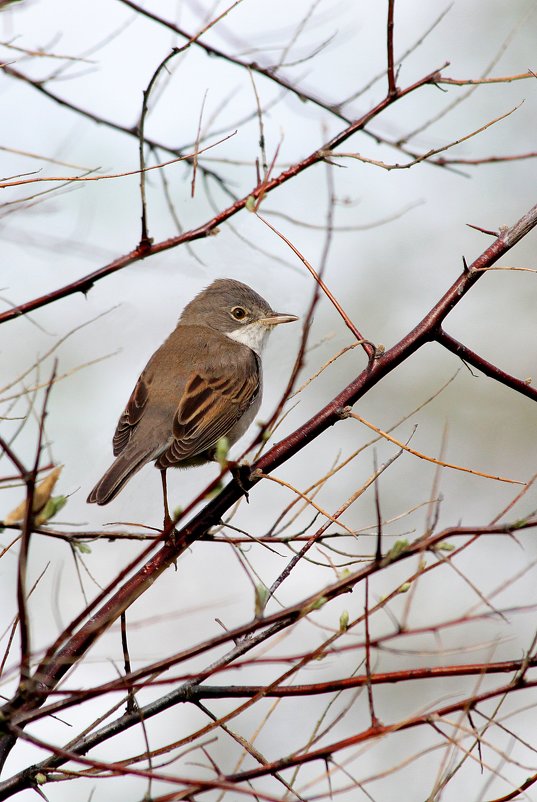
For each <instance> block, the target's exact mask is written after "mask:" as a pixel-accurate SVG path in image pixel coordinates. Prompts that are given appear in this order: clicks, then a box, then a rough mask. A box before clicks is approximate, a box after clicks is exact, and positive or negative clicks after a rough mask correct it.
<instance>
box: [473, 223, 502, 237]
mask: <svg viewBox="0 0 537 802" xmlns="http://www.w3.org/2000/svg"><path fill="white" fill-rule="evenodd" d="M466 225H467V226H468V228H475V230H476V231H481V233H482V234H490V236H491V237H499V236H500V234H499V232H498V231H492V230H491V229H488V228H481V226H474V225H472V223H466Z"/></svg>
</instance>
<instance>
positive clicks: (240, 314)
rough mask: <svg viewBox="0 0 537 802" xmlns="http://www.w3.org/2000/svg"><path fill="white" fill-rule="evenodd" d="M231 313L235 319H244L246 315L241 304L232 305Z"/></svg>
mask: <svg viewBox="0 0 537 802" xmlns="http://www.w3.org/2000/svg"><path fill="white" fill-rule="evenodd" d="M231 314H232V315H233V317H234V318H235V320H244V318H245V317H246V314H247V313H246V309H243V308H242V306H234V307H233V309H232V310H231Z"/></svg>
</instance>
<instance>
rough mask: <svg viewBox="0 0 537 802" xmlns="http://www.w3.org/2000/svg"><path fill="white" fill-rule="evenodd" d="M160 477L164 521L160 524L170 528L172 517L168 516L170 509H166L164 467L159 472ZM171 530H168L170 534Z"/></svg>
mask: <svg viewBox="0 0 537 802" xmlns="http://www.w3.org/2000/svg"><path fill="white" fill-rule="evenodd" d="M160 478H161V480H162V498H163V501H164V523H163V524H162V526H163V527H164V529H170V528H171V525H172V519H171V516H170V510H169V509H168V484H167V482H166V468H164V470H162V471H161V472H160ZM172 534H173V532H170V535H172Z"/></svg>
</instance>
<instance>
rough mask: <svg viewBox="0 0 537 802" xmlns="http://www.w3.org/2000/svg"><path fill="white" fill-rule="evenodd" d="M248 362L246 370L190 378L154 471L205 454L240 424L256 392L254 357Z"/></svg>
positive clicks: (227, 369)
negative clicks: (168, 440)
mask: <svg viewBox="0 0 537 802" xmlns="http://www.w3.org/2000/svg"><path fill="white" fill-rule="evenodd" d="M251 359H252V360H253V363H251V362H250V360H248V363H249V364H248V366H246V365H240V364H236V365H234V366H233V368H232V369H231V370H230V366H229V365H228V366H226V367H225V369H222V368H221V367H220V368H219V369H216V368H214V367H213V368H212V369H210V370H206V371H204V372H203V374H202V373H201V372H194V373H192V374H191V375H190V376H189V378H188V380H187V382H186V384H185V389H184V392H183V395H182V396H181V400H180V402H179V406H178V409H177V412H176V414H175V417H174V420H173V441H172V443H171V444H170V446H169V447H168V448H167V449H166V450H165V451H164V452H163V453H162V454H161V455H160V457H159V459H158V460H157V462H156V463H155V464H156V467H157V468H161V469H162V468H169V467H171V466H173V465H177V464H178V463H180V462H183V461H185V460H189V459H193V458H195V457H196V456H201V455H204V454H206V453H207V452H208V451H210V450H211V449H213V448H214V447H215V446H216V443H217V442H218V440H219V438H220V437H224V436H225V435H226V434H227V433H228V432H229V431H230V430H231V429H232V428H233V426H234V425H235V424H236V423H237V422H238V421H239V420H240V418H241V417H242V416H243V415H244V413H245V412H246V410H247V409H248V407H249V406H250V405H251V404H252V403H253V402H254V401H255V399H256V397H257V394H258V392H259V370H258V364H257V359H256V358H255V356H254V354H253V353H252V354H251ZM246 367H248V369H246Z"/></svg>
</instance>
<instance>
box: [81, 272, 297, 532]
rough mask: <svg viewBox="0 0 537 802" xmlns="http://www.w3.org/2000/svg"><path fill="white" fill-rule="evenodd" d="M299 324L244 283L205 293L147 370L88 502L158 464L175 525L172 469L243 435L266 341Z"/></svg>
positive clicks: (108, 495)
mask: <svg viewBox="0 0 537 802" xmlns="http://www.w3.org/2000/svg"><path fill="white" fill-rule="evenodd" d="M293 320H298V318H297V317H296V316H295V315H288V314H281V313H279V312H274V311H273V310H272V309H271V308H270V306H269V304H268V303H267V302H266V301H265V300H264V299H263V298H261V296H260V295H258V294H257V293H256V292H254V290H252V289H251V288H250V287H248V286H246V284H242V283H241V282H240V281H234V280H233V279H219V280H217V281H214V282H213V283H212V284H211V285H210V286H209V287H207V289H205V290H203V292H200V293H199V295H197V296H196V297H195V298H194V299H193V300H192V301H190V303H189V304H188V305H187V306H186V307H185V309H184V311H183V314H182V315H181V317H180V318H179V322H178V324H177V327H176V328H175V330H174V331H173V332H172V333H171V334H170V336H169V337H168V339H167V340H166V341H165V342H164V343H163V344H162V345H161V346H160V348H159V349H158V350H157V351H156V352H155V353H154V354H153V356H152V357H151V359H150V360H149V362H148V363H147V365H146V367H145V368H144V370H143V371H142V374H141V376H140V378H139V379H138V381H137V383H136V386H135V388H134V390H133V392H132V394H131V397H130V399H129V401H128V403H127V406H126V407H125V410H124V412H123V414H122V415H121V417H120V419H119V421H118V424H117V427H116V431H115V434H114V439H113V451H114V456H115V457H116V459H115V461H114V462H113V463H112V465H111V466H110V468H109V469H108V470H107V471H106V473H105V474H104V476H103V477H102V478H101V479H100V480H99V482H98V483H97V484H96V485H95V487H94V488H93V490H92V491H91V493H90V494H89V496H88V503H90V504H92V503H96V504H108V502H109V501H111V500H112V499H113V498H114V497H115V496H116V495H117V494H118V493H119V492H120V490H121V489H122V488H123V487H124V485H125V484H126V483H127V482H128V481H129V479H130V478H131V477H132V476H134V474H135V473H136V472H137V471H138V470H140V468H141V467H142V466H143V465H145V464H146V463H147V462H151V461H155V466H156V467H157V468H158V469H159V470H160V471H161V476H162V487H163V493H164V510H165V518H164V521H165V525H166V524H168V523H169V522H170V517H169V513H168V506H167V497H166V470H167V468H171V467H174V468H187V467H190V466H192V465H201V464H203V463H204V462H209V461H210V460H212V459H214V456H215V447H216V444H217V442H218V440H219V439H220V438H221V437H224V436H225V437H226V438H227V439H228V442H229V445H233V443H234V442H235V441H236V440H238V439H239V438H240V437H242V435H243V434H244V432H245V431H246V429H247V428H248V427H249V426H250V424H251V423H252V421H253V419H254V417H255V415H256V414H257V411H258V409H259V405H260V403H261V392H262V374H261V358H260V357H261V351H262V348H263V345H264V343H265V340H266V337H267V335H268V333H269V332H270V331H271V330H272V329H273V327H274V326H277V325H278V324H280V323H289V322H291V321H293Z"/></svg>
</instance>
